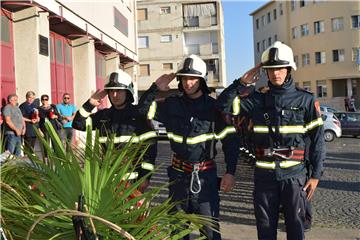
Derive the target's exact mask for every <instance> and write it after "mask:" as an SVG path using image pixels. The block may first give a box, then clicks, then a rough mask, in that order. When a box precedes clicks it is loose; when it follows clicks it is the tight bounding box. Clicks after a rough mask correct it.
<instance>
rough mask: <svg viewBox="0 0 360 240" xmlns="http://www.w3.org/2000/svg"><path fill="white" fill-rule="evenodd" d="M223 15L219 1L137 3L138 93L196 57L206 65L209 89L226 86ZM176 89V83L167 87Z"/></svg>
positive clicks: (153, 0)
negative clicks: (192, 57) (183, 62)
mask: <svg viewBox="0 0 360 240" xmlns="http://www.w3.org/2000/svg"><path fill="white" fill-rule="evenodd" d="M223 21H224V20H223V12H222V5H221V2H220V1H194V0H173V1H167V0H138V1H137V23H138V24H137V26H138V48H139V62H140V65H139V83H138V86H139V92H141V91H144V90H146V89H148V88H149V86H150V85H151V83H152V82H153V81H155V80H156V79H157V78H158V77H159V76H161V75H162V74H164V73H170V72H176V71H177V70H178V66H179V63H180V62H181V60H182V59H183V58H184V57H185V56H188V55H190V54H197V55H199V56H200V57H201V58H202V59H204V61H205V62H206V64H207V68H208V75H207V83H208V86H209V87H211V88H212V89H217V88H223V87H224V84H225V82H226V71H225V50H224V29H223V26H224V24H223ZM170 88H171V89H176V88H177V82H176V81H173V82H172V83H171V84H170Z"/></svg>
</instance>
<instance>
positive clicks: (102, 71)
mask: <svg viewBox="0 0 360 240" xmlns="http://www.w3.org/2000/svg"><path fill="white" fill-rule="evenodd" d="M95 64H96V89H104V85H105V83H106V62H105V56H104V55H103V54H101V53H99V52H98V51H95ZM109 106H110V101H109V99H108V97H107V96H106V97H105V98H104V99H103V102H102V104H101V105H100V106H99V107H98V109H103V108H107V107H109Z"/></svg>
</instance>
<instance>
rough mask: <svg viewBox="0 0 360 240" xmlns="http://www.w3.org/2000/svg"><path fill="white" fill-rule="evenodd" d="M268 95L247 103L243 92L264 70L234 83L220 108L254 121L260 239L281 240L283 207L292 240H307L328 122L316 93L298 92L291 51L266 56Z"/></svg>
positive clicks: (277, 49) (274, 49) (276, 48)
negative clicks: (307, 213)
mask: <svg viewBox="0 0 360 240" xmlns="http://www.w3.org/2000/svg"><path fill="white" fill-rule="evenodd" d="M261 66H262V68H263V69H264V70H265V71H266V74H267V77H268V80H269V81H268V87H269V90H268V91H265V92H258V91H257V92H255V93H253V94H250V95H249V96H247V97H245V98H240V97H238V96H237V90H238V89H239V88H242V89H244V90H245V89H246V88H247V87H246V85H247V84H249V83H253V82H255V81H257V79H258V75H259V70H260V65H258V66H256V67H255V68H253V69H251V70H250V71H248V72H247V73H246V74H244V76H243V77H241V78H240V79H237V80H235V81H234V83H233V84H231V85H230V86H229V87H228V88H227V89H225V90H224V91H223V93H222V94H221V95H220V96H219V99H218V102H217V104H218V105H217V108H218V109H220V110H223V111H225V112H227V113H229V114H231V109H232V108H235V109H237V113H236V114H237V115H244V116H247V117H249V118H251V119H252V121H253V124H254V126H253V129H254V136H253V141H254V145H255V155H256V163H255V164H256V167H255V173H254V174H255V176H254V181H255V190H254V207H255V217H256V225H257V232H258V238H259V239H276V235H277V225H278V218H279V206H280V205H282V206H283V207H284V215H285V224H286V232H287V239H291V240H298V239H299V240H300V239H304V226H303V221H304V217H305V216H304V215H305V213H304V204H305V201H306V198H307V199H311V198H312V196H313V194H314V191H315V189H316V187H317V185H318V182H319V179H320V176H321V173H322V168H323V165H322V164H323V160H324V158H325V144H324V136H323V133H324V130H323V121H322V119H321V116H320V111H319V103H318V101H317V100H316V99H315V97H314V96H313V94H312V93H310V92H307V91H305V90H303V89H299V88H296V87H295V85H294V80H293V78H292V77H291V70H294V71H295V70H296V65H295V62H294V56H293V52H292V50H291V48H290V47H288V46H287V45H285V44H283V43H281V42H278V41H277V42H275V43H274V44H273V45H271V46H270V47H269V48H268V49H266V50H265V51H264V52H263V54H262V57H261ZM307 137H308V138H309V161H310V165H311V169H312V173H311V176H310V178H309V179H308V180H306V171H307V170H306V166H305V164H304V149H305V139H306V138H307Z"/></svg>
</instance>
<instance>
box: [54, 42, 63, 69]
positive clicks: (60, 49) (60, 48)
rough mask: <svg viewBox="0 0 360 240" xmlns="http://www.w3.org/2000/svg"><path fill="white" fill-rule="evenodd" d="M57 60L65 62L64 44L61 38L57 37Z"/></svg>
mask: <svg viewBox="0 0 360 240" xmlns="http://www.w3.org/2000/svg"><path fill="white" fill-rule="evenodd" d="M56 62H58V63H63V62H64V58H63V45H62V41H61V40H60V39H56Z"/></svg>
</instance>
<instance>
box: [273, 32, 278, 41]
mask: <svg viewBox="0 0 360 240" xmlns="http://www.w3.org/2000/svg"><path fill="white" fill-rule="evenodd" d="M277 40H278V39H277V34H275V35H274V42H276V41H277Z"/></svg>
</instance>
